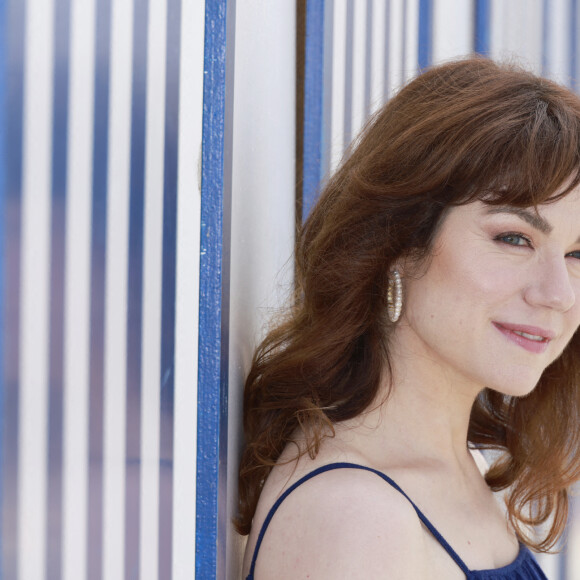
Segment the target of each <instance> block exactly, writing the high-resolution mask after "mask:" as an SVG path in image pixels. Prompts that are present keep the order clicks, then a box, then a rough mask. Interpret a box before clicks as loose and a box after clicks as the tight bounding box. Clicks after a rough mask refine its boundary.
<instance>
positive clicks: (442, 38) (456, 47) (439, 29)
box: [432, 0, 474, 64]
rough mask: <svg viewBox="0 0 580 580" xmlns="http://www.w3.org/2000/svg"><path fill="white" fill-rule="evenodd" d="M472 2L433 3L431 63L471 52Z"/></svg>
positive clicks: (457, 0) (437, 0)
mask: <svg viewBox="0 0 580 580" xmlns="http://www.w3.org/2000/svg"><path fill="white" fill-rule="evenodd" d="M473 21H474V14H473V0H436V1H435V2H433V55H432V56H433V63H434V64H436V63H438V62H442V61H445V60H449V59H452V58H454V57H457V56H463V55H467V54H470V53H471V52H473Z"/></svg>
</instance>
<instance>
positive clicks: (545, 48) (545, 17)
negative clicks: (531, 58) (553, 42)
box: [542, 0, 550, 76]
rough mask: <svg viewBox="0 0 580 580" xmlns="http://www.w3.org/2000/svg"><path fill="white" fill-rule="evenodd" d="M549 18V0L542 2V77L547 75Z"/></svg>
mask: <svg viewBox="0 0 580 580" xmlns="http://www.w3.org/2000/svg"><path fill="white" fill-rule="evenodd" d="M549 17H550V0H543V2H542V75H543V76H548V73H549V62H550V60H549V55H548V52H549V50H550V48H549V46H550V45H549V41H550V32H549V28H548V18H549Z"/></svg>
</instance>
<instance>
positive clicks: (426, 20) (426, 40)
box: [418, 0, 433, 71]
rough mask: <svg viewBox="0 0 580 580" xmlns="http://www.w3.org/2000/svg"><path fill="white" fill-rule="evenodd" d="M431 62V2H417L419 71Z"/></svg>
mask: <svg viewBox="0 0 580 580" xmlns="http://www.w3.org/2000/svg"><path fill="white" fill-rule="evenodd" d="M432 60H433V0H419V52H418V61H419V70H420V71H421V70H422V69H424V68H427V67H428V66H431V63H432Z"/></svg>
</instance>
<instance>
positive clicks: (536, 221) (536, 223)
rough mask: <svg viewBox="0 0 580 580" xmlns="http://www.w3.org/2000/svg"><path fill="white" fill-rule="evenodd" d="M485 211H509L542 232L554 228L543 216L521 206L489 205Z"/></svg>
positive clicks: (490, 212)
mask: <svg viewBox="0 0 580 580" xmlns="http://www.w3.org/2000/svg"><path fill="white" fill-rule="evenodd" d="M487 213H488V214H494V213H511V214H513V215H516V216H518V217H519V218H521V219H523V220H524V221H525V222H527V223H528V224H530V225H531V226H532V227H533V228H535V229H537V230H539V231H540V232H542V233H543V234H549V233H550V232H551V231H552V230H553V229H554V228H552V226H551V225H550V223H549V222H548V221H547V220H545V219H544V218H543V217H541V216H539V215H538V214H537V213H534V212H531V211H530V210H528V209H524V208H521V207H512V206H509V205H506V206H503V205H502V206H498V207H490V208H489V209H488V211H487Z"/></svg>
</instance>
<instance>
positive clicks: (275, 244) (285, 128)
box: [220, 0, 344, 578]
mask: <svg viewBox="0 0 580 580" xmlns="http://www.w3.org/2000/svg"><path fill="white" fill-rule="evenodd" d="M337 8H338V4H335V10H336V9H337ZM343 14H344V12H343ZM295 18H296V17H295V6H294V3H293V2H263V1H260V0H251V1H250V0H247V1H246V2H238V3H237V6H236V75H235V86H234V115H233V118H234V142H233V168H232V184H233V185H232V188H233V189H232V230H231V232H232V243H231V270H230V280H231V286H230V364H229V368H230V375H229V385H230V386H229V434H228V435H229V437H228V439H229V440H228V498H229V501H228V514H227V517H228V521H231V516H233V515H234V513H235V506H236V497H235V490H236V481H237V470H238V459H239V448H240V444H241V437H240V434H241V424H240V419H241V409H242V391H243V389H242V385H243V381H244V378H245V374H246V372H247V371H248V369H249V362H250V360H251V357H252V351H253V347H254V346H255V344H256V341H257V339H258V338H259V336H260V335H261V331H262V330H263V325H264V322H265V320H266V319H267V318H268V317H269V316H270V314H271V308H272V307H274V308H275V307H277V306H278V305H280V304H281V303H282V302H283V301H284V300H285V298H286V295H287V293H288V292H290V291H291V288H292V273H293V267H292V260H291V255H292V250H293V245H294V203H295V202H294V200H295V192H294V171H295V163H294V139H295V118H294V111H295V91H294V86H295V82H296V79H295V68H296V67H295V48H294V47H295V34H296V28H295ZM341 60H342V59H341ZM265 70H267V71H276V78H275V82H273V79H272V77H271V76H269V75H264V71H265ZM340 91H341V93H343V92H344V84H343V85H341V87H340ZM239 543H240V538H239V536H237V535H236V534H234V533H233V532H232V531H230V533H229V536H228V555H229V557H230V558H229V561H228V566H227V571H226V574H225V576H223V577H225V578H240V577H241V574H240V569H239V564H240V559H239V557H238V556H237V552H238V550H239ZM220 577H222V576H220Z"/></svg>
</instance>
